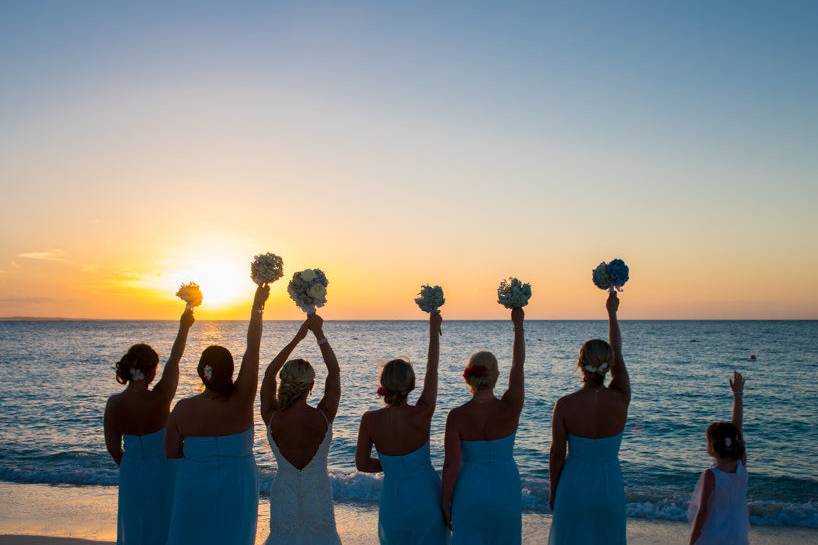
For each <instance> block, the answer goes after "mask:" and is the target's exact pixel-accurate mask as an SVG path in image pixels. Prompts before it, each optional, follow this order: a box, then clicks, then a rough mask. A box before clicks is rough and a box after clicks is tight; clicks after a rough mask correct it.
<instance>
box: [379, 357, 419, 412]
mask: <svg viewBox="0 0 818 545" xmlns="http://www.w3.org/2000/svg"><path fill="white" fill-rule="evenodd" d="M381 386H382V387H383V400H384V402H386V404H387V405H400V404H402V403H404V402H406V398H407V397H409V393H410V392H411V391H412V390H414V389H415V370H414V369H413V368H412V364H411V363H409V362H408V361H406V360H402V359H396V360H392V361H390V362H388V363H387V364H386V365H384V366H383V369H381Z"/></svg>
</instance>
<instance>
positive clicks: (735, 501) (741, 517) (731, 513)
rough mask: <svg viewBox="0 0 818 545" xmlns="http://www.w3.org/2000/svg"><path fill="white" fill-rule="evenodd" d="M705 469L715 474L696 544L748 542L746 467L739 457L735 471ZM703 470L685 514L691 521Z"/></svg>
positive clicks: (745, 544) (696, 509) (699, 495)
mask: <svg viewBox="0 0 818 545" xmlns="http://www.w3.org/2000/svg"><path fill="white" fill-rule="evenodd" d="M708 471H711V472H712V473H713V477H714V478H715V481H716V483H715V489H714V490H713V497H712V498H710V504H709V508H708V512H707V518H706V519H705V523H704V527H703V528H702V534H701V536H699V539H698V540H697V541H696V545H748V543H749V538H748V533H749V531H750V516H749V513H748V511H747V483H748V478H747V468H746V467H745V466H744V464H743V463H742V462H741V461H739V462H738V463H737V464H736V472H735V473H726V472H724V471H721V470H720V469H718V468H716V467H712V468H710V469H709V470H708ZM703 489H704V473H702V475H701V477H699V484H697V485H696V492H695V493H694V494H693V501H691V502H690V509H689V510H688V518H689V519H690V521H691V522H693V521H694V520H695V518H696V515H697V514H698V512H699V507H700V506H701V504H702V493H703Z"/></svg>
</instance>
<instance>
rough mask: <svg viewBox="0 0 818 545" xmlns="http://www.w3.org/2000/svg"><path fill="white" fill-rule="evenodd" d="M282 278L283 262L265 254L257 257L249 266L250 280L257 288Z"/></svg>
mask: <svg viewBox="0 0 818 545" xmlns="http://www.w3.org/2000/svg"><path fill="white" fill-rule="evenodd" d="M282 276H284V260H283V259H281V258H280V257H278V256H277V255H275V254H271V253H269V252H267V253H266V254H261V255H257V256H256V257H254V258H253V262H252V263H251V264H250V278H252V279H253V282H255V283H256V284H258V285H259V286H261V285H263V284H270V283H272V282H275V281H276V280H278V279H279V278H281V277H282Z"/></svg>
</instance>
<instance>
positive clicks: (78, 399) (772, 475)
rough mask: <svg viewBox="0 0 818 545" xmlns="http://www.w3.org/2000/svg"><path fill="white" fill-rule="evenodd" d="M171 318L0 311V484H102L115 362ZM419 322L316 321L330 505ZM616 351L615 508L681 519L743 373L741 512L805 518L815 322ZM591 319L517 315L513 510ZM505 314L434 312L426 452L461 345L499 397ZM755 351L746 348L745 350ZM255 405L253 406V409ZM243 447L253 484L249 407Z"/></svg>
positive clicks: (638, 334) (816, 509)
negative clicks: (620, 365)
mask: <svg viewBox="0 0 818 545" xmlns="http://www.w3.org/2000/svg"><path fill="white" fill-rule="evenodd" d="M297 327H298V324H297V323H296V322H284V321H270V322H266V323H265V330H264V338H263V341H262V348H261V353H262V365H261V369H260V373H261V374H263V373H264V369H265V368H266V365H267V364H268V363H269V361H270V360H271V359H272V358H273V357H274V356H275V354H276V352H277V350H278V349H280V348H281V347H282V346H283V345H284V344H286V342H288V341H289V340H290V339H291V338H292V336H293V334H294V333H295V331H296V329H297ZM176 328H177V324H176V323H175V322H171V321H5V322H0V481H5V482H9V483H42V484H52V485H63V486H69V487H83V486H90V485H94V486H110V487H113V486H116V484H117V467H116V465H115V464H114V462H113V461H112V460H111V459H110V457H109V456H108V454H107V452H106V450H105V444H104V441H103V435H102V414H103V410H104V407H105V401H106V399H107V397H108V395H110V394H111V393H114V392H116V391H118V390H119V389H121V386H120V385H118V384H117V383H116V382H115V380H114V371H113V365H114V363H115V362H116V361H117V360H118V359H119V358H120V357H121V356H122V354H123V353H124V352H125V351H126V350H127V349H128V347H129V346H130V345H131V344H133V343H136V342H147V343H149V344H151V345H152V346H153V347H154V348H156V350H157V351H158V352H159V353H160V357H161V358H162V361H163V362H164V360H165V358H166V357H167V355H168V353H169V351H170V346H171V344H172V342H173V338H174V335H175V333H176ZM427 329H428V325H427V323H426V322H421V321H330V322H327V323H326V324H325V332H326V334H327V337H328V338H329V339H330V341H331V342H332V346H333V348H334V349H335V351H336V354H337V356H338V359H339V361H340V364H341V372H342V388H343V394H342V399H341V406H340V410H339V413H338V417H337V420H336V423H335V427H334V432H335V437H334V439H333V443H332V449H331V454H330V465H331V473H332V480H333V487H334V495H335V498H336V501H338V502H348V503H364V504H367V503H368V504H374V503H375V502H377V498H378V494H379V490H380V479H379V477H375V476H371V475H365V474H360V473H358V472H357V471H356V470H355V462H354V451H355V442H356V436H357V430H358V423H359V421H360V416H361V414H363V412H364V411H366V410H369V409H373V408H377V407H379V406H380V405H381V403H382V402H381V400H380V399H379V398H378V397H377V395H376V389H377V373H378V368H379V365H381V364H382V363H384V362H385V361H387V360H388V359H391V358H394V357H408V358H410V359H411V361H413V362H414V363H415V366H416V373H417V375H418V390H417V391H416V392H415V394H414V395H413V396H412V399H413V400H414V399H416V397H417V395H418V394H419V391H420V389H421V384H422V380H423V374H424V368H425V354H426V346H427V341H428V339H427ZM245 334H246V323H245V322H235V321H199V322H197V323H196V324H195V325H194V326H193V329H192V331H191V334H190V338H189V343H188V348H187V351H186V353H185V357H184V358H183V359H182V364H181V380H180V385H179V389H178V391H177V398H181V397H185V396H188V395H191V394H195V393H197V392H198V391H199V388H200V383H199V380H198V376H197V375H196V363H197V361H198V357H199V354H200V353H201V351H202V350H203V349H204V348H205V347H206V346H208V345H210V344H223V345H225V346H227V347H228V348H229V349H230V350H231V351H232V352H233V354H234V357H235V358H236V361H237V366H238V362H239V361H240V358H241V354H242V353H243V351H244V343H245ZM622 334H623V343H624V347H623V350H624V355H625V359H626V361H627V364H628V369H629V371H630V374H631V380H632V388H633V401H632V404H631V409H630V415H629V419H628V424H627V427H626V430H625V436H624V441H623V446H622V452H621V459H622V468H623V473H624V477H625V483H626V495H627V500H628V512H629V515H630V516H632V517H637V518H647V519H660V520H684V519H685V518H686V511H687V503H688V500H689V498H690V495H691V493H692V491H693V488H694V486H695V484H696V480H697V478H698V476H699V474H700V472H701V471H702V470H703V469H705V468H707V467H708V466H709V465H710V460H709V458H708V456H707V453H706V450H705V441H704V430H705V428H706V427H707V425H708V423H710V422H711V421H714V420H729V418H730V411H731V400H732V398H731V394H730V390H729V387H728V385H727V380H728V378H729V376H730V375H731V373H732V372H733V371H734V370H738V371H741V372H742V373H744V374H745V376H746V379H747V385H746V388H745V396H744V397H745V435H746V440H747V445H748V468H749V470H750V491H749V503H750V514H751V520H752V522H753V523H754V524H757V525H772V526H794V527H810V528H818V470H816V465H815V464H816V460H818V426H816V408H817V407H818V405H816V399H818V381H816V377H818V322H816V321H625V322H622ZM606 335H607V324H606V323H605V322H603V321H529V322H527V324H526V336H527V360H526V402H525V409H524V412H523V415H522V418H521V423H520V429H519V431H518V434H517V444H516V449H515V456H516V459H517V463H518V465H519V468H520V474H521V477H522V482H523V494H524V498H523V501H524V505H525V508H526V509H527V510H529V511H532V512H543V513H544V512H547V510H548V449H549V447H550V443H551V427H550V420H551V418H550V417H551V411H552V409H553V406H554V402H555V401H556V400H557V399H558V398H559V397H560V396H561V395H564V394H566V393H569V392H571V391H573V390H574V389H576V388H577V387H578V386H579V384H580V381H579V377H578V374H577V372H576V366H575V364H576V354H577V351H578V349H579V347H580V345H581V344H582V343H583V342H584V341H585V340H587V339H590V338H594V337H601V338H605V336H606ZM511 341H512V326H511V323H510V322H505V321H452V322H446V323H444V332H443V337H442V339H441V364H440V396H439V399H438V410H437V412H436V413H435V417H434V421H433V427H432V456H433V463H434V464H435V467H437V468H438V469H439V468H440V467H441V466H442V460H443V429H444V425H445V419H446V414H447V412H448V411H449V410H450V409H451V408H452V407H455V406H457V405H459V404H461V403H463V402H465V401H467V400H468V398H469V394H468V390H467V389H466V387H465V385H464V384H463V380H462V378H461V373H462V370H463V365H464V363H465V361H466V358H467V357H468V356H469V354H470V353H472V352H474V351H476V350H480V349H488V350H492V351H493V352H494V353H495V354H496V355H497V356H498V358H499V360H500V362H501V376H500V382H499V383H498V386H499V387H498V393H499V392H500V391H501V390H502V388H504V385H505V384H506V381H507V377H508V368H509V364H510V359H511ZM751 354H755V355H756V356H757V359H756V360H755V361H750V358H749V356H750V355H751ZM293 357H304V358H307V359H308V360H310V361H311V362H312V363H313V365H314V366H315V368H316V371H317V372H318V378H317V380H316V385H317V387H316V391H315V392H314V395H313V398H312V400H311V401H312V402H317V400H318V397H319V396H320V393H321V392H320V390H321V385H322V384H323V377H324V376H325V374H326V373H325V370H324V368H323V364H322V362H321V357H320V352H319V351H318V349H317V346H316V344H315V342H314V340H313V339H312V338H311V337H308V338H307V339H306V340H305V341H304V342H303V343H302V344H301V346H300V347H299V348H298V349H297V350H296V352H295V353H294V354H293ZM257 414H258V413H257ZM255 450H256V458H257V462H258V467H259V472H260V476H261V482H262V493H263V494H267V492H268V490H269V483H270V478H271V475H272V474H273V473H274V471H275V464H274V461H273V457H272V453H271V452H270V449H269V447H268V445H267V440H266V434H265V432H264V429H263V424H262V422H261V418H259V417H257V418H256V445H255Z"/></svg>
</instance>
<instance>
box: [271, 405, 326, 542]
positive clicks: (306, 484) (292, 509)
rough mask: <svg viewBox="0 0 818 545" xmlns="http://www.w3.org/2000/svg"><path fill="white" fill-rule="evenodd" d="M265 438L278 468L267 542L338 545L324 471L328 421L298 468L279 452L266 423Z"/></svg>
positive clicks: (274, 482)
mask: <svg viewBox="0 0 818 545" xmlns="http://www.w3.org/2000/svg"><path fill="white" fill-rule="evenodd" d="M319 412H321V411H319ZM321 414H322V415H323V414H324V413H323V412H321ZM324 417H325V418H326V416H324ZM267 440H268V441H269V442H270V448H272V449H273V454H274V455H275V458H276V463H277V465H278V471H277V472H276V476H275V478H274V479H273V484H272V486H271V487H270V537H268V538H267V542H266V545H340V543H341V539H340V538H339V537H338V531H337V530H336V529H335V512H334V510H333V506H332V485H331V483H330V480H329V474H328V473H327V455H328V454H329V444H330V441H331V440H332V423H331V422H329V421H327V432H326V433H325V434H324V439H323V440H322V441H321V444H320V445H319V446H318V450H317V451H316V452H315V455H314V456H313V458H312V460H310V463H308V464H307V465H306V466H305V467H304V469H301V470H299V469H297V468H296V467H295V466H293V465H292V464H291V463H290V462H288V461H287V458H285V457H284V455H283V454H282V453H281V451H280V450H279V448H278V445H277V444H276V442H275V439H273V434H272V432H271V431H270V427H269V426H268V427H267Z"/></svg>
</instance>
